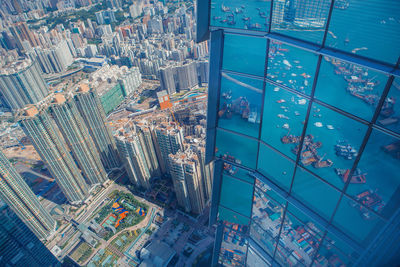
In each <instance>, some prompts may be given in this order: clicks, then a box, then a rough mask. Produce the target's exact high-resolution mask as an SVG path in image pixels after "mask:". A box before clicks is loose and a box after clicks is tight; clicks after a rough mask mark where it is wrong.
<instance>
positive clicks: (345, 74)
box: [315, 57, 387, 120]
mask: <svg viewBox="0 0 400 267" xmlns="http://www.w3.org/2000/svg"><path fill="white" fill-rule="evenodd" d="M386 81H387V76H386V75H384V74H382V73H378V72H376V71H372V70H369V69H367V68H364V67H360V66H358V65H353V64H350V63H347V62H344V61H339V60H335V59H332V58H328V57H324V59H323V60H322V63H321V70H320V73H319V77H318V82H317V88H316V90H315V97H316V98H318V99H319V100H322V101H324V102H326V103H328V104H330V105H332V106H335V107H338V108H340V109H342V110H344V111H347V112H349V113H351V114H354V115H356V116H358V117H360V118H363V119H365V120H371V119H372V115H373V114H374V112H375V109H376V105H377V104H378V102H379V99H380V97H381V95H382V92H383V89H384V88H385V84H386Z"/></svg>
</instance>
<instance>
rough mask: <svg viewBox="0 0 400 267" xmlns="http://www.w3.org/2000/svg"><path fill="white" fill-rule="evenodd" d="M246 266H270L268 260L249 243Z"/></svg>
mask: <svg viewBox="0 0 400 267" xmlns="http://www.w3.org/2000/svg"><path fill="white" fill-rule="evenodd" d="M246 266H248V267H260V266H271V264H270V263H269V261H268V260H267V259H265V258H264V257H262V256H261V255H260V254H259V253H257V252H256V250H255V249H254V248H253V247H252V246H251V245H249V248H248V250H247V260H246Z"/></svg>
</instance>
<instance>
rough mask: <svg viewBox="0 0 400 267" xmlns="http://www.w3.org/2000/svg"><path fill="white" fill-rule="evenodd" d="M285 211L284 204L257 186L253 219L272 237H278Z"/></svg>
mask: <svg viewBox="0 0 400 267" xmlns="http://www.w3.org/2000/svg"><path fill="white" fill-rule="evenodd" d="M283 212H284V206H281V205H280V204H279V203H278V202H276V201H274V200H273V199H272V198H271V197H270V196H268V195H267V193H265V192H263V191H262V190H261V189H259V188H257V187H256V188H255V190H254V197H253V213H252V220H253V221H254V222H256V223H257V224H258V225H259V226H260V227H261V228H263V229H264V230H266V231H268V232H269V233H270V235H271V236H272V237H277V236H278V234H279V228H280V226H281V222H282V218H283Z"/></svg>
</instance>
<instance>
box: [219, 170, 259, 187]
mask: <svg viewBox="0 0 400 267" xmlns="http://www.w3.org/2000/svg"><path fill="white" fill-rule="evenodd" d="M222 175H224V176H227V177H229V178H233V179H235V180H239V181H241V182H243V183H246V184H249V185H253V186H254V185H255V184H254V182H253V183H250V182H249V181H246V180H243V179H241V178H239V177H236V176H233V175H230V174H228V173H222Z"/></svg>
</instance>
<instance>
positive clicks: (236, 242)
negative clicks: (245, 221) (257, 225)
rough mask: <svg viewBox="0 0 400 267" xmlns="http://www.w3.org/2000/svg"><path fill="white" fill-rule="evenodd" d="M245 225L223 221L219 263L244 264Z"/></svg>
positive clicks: (226, 264)
mask: <svg viewBox="0 0 400 267" xmlns="http://www.w3.org/2000/svg"><path fill="white" fill-rule="evenodd" d="M247 229H248V227H247V226H246V225H241V224H235V223H228V222H224V233H223V236H222V243H221V250H220V253H219V261H218V262H219V263H220V264H222V265H224V266H244V264H245V262H246V251H247V240H246V238H245V235H246V233H247Z"/></svg>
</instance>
